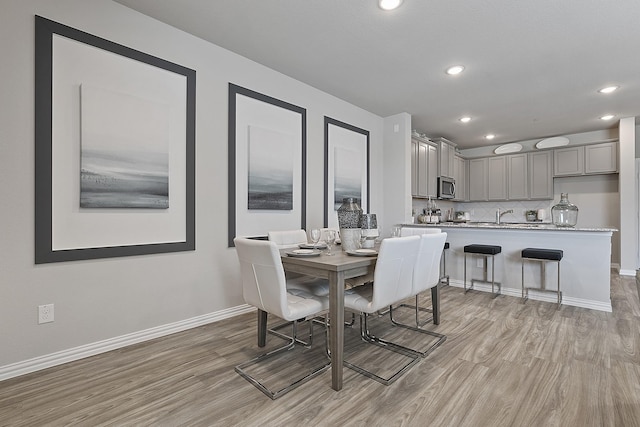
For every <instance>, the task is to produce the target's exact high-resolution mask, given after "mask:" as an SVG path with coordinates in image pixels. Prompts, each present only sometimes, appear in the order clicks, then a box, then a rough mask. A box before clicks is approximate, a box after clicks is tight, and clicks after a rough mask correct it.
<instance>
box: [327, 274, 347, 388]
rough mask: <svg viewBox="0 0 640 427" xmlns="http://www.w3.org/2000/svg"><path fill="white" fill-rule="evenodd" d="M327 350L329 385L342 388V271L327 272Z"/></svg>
mask: <svg viewBox="0 0 640 427" xmlns="http://www.w3.org/2000/svg"><path fill="white" fill-rule="evenodd" d="M329 324H330V334H329V350H330V351H331V387H332V388H333V389H334V390H336V391H339V390H342V363H343V361H344V353H343V352H344V273H343V272H333V271H332V272H330V273H329Z"/></svg>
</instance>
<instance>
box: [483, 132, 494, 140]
mask: <svg viewBox="0 0 640 427" xmlns="http://www.w3.org/2000/svg"><path fill="white" fill-rule="evenodd" d="M484 137H485V139H493V138H495V137H496V136H495V135H494V134H492V133H490V134H488V135H485V136H484Z"/></svg>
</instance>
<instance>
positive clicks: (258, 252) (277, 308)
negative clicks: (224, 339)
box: [233, 237, 291, 320]
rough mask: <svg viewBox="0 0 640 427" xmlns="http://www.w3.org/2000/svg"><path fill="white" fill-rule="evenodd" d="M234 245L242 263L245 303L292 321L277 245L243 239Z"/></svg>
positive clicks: (237, 240) (241, 271) (238, 238)
mask: <svg viewBox="0 0 640 427" xmlns="http://www.w3.org/2000/svg"><path fill="white" fill-rule="evenodd" d="M233 243H234V244H235V246H236V250H237V252H238V260H239V261H240V276H241V278H242V296H243V297H244V300H245V302H246V303H247V304H250V305H253V306H254V307H257V308H259V309H261V310H264V311H266V312H268V313H271V314H275V315H276V316H278V317H280V318H283V319H285V320H291V319H290V318H289V317H290V316H289V306H288V301H287V288H286V280H285V276H284V268H283V267H282V260H281V259H280V252H279V250H278V247H277V246H276V244H275V243H273V242H270V241H266V240H252V239H246V238H242V237H236V238H235V239H233Z"/></svg>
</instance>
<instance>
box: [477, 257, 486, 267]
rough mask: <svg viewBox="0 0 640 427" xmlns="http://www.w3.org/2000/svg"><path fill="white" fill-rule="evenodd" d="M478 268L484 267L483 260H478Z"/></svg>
mask: <svg viewBox="0 0 640 427" xmlns="http://www.w3.org/2000/svg"><path fill="white" fill-rule="evenodd" d="M476 267H479V268H482V267H484V264H483V260H482V258H476Z"/></svg>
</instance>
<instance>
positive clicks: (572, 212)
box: [551, 193, 578, 227]
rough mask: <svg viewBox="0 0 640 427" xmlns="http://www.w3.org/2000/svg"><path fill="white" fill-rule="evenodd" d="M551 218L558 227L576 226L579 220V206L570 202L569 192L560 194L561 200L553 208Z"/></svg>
mask: <svg viewBox="0 0 640 427" xmlns="http://www.w3.org/2000/svg"><path fill="white" fill-rule="evenodd" d="M551 218H552V220H553V224H554V225H555V226H556V227H575V226H576V223H577V222H578V207H577V206H576V205H574V204H573V203H571V202H569V195H568V194H567V193H562V194H560V202H559V203H558V204H557V205H555V206H554V207H552V208H551Z"/></svg>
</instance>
